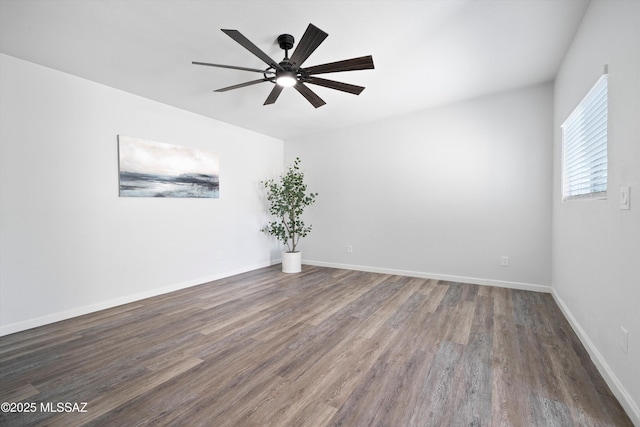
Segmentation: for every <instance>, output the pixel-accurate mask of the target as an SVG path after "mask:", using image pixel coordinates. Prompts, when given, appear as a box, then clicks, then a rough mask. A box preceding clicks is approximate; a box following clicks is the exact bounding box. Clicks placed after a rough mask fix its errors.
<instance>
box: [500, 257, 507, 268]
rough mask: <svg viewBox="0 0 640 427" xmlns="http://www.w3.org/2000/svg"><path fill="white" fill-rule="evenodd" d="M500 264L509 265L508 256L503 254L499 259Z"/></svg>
mask: <svg viewBox="0 0 640 427" xmlns="http://www.w3.org/2000/svg"><path fill="white" fill-rule="evenodd" d="M500 265H501V266H503V267H509V257H508V256H506V255H503V256H502V259H501V260H500Z"/></svg>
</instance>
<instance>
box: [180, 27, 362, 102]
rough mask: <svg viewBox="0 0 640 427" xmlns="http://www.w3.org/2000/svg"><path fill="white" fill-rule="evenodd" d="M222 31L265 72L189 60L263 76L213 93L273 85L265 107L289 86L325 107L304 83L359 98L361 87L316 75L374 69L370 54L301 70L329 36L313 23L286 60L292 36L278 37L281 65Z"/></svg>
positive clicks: (237, 36)
mask: <svg viewBox="0 0 640 427" xmlns="http://www.w3.org/2000/svg"><path fill="white" fill-rule="evenodd" d="M222 32H224V33H225V34H226V35H228V36H229V37H231V38H232V39H233V40H235V41H236V42H238V43H239V44H240V45H242V46H243V47H244V48H245V49H247V50H248V51H249V52H251V53H253V54H254V55H255V56H257V57H258V58H260V59H261V60H262V61H263V62H264V63H266V64H267V65H268V66H269V67H268V68H266V69H264V70H260V69H257V68H247V67H237V66H234V65H221V64H211V63H208V62H197V61H192V64H196V65H208V66H211V67H220V68H231V69H233V70H242V71H252V72H257V73H262V75H263V78H261V79H258V80H251V81H248V82H245V83H240V84H237V85H233V86H228V87H224V88H222V89H217V90H215V91H214V92H226V91H228V90H232V89H238V88H241V87H245V86H251V85H254V84H257V83H262V82H272V83H275V86H274V87H273V89H272V90H271V93H270V94H269V96H268V97H267V100H266V101H265V102H264V105H268V104H273V103H274V102H276V100H277V99H278V96H280V93H281V92H282V90H283V89H284V88H285V87H288V86H292V87H293V88H294V89H296V90H297V91H298V92H300V94H301V95H302V96H304V97H305V98H306V99H307V101H309V102H310V103H311V105H313V106H314V107H315V108H318V107H321V106H323V105H324V104H326V103H325V102H324V101H323V100H322V98H320V97H319V96H318V95H317V94H316V93H315V92H313V91H312V90H311V89H309V87H308V86H307V85H306V83H310V84H314V85H318V86H324V87H327V88H330V89H335V90H340V91H342V92H347V93H352V94H354V95H359V94H360V92H362V91H363V90H364V87H362V86H356V85H352V84H349V83H342V82H337V81H334V80H327V79H323V78H320V77H316V75H317V74H326V73H337V72H341V71H355V70H370V69H373V68H374V67H373V58H372V56H371V55H368V56H362V57H359V58H352V59H345V60H343V61H336V62H330V63H327V64H321V65H314V66H312V67H304V68H303V67H302V63H303V62H304V61H306V60H307V58H309V56H311V54H312V53H313V52H314V51H315V50H316V48H317V47H318V46H320V43H322V42H323V41H324V39H325V38H327V36H328V34H327V33H325V32H324V31H322V30H321V29H319V28H318V27H316V26H315V25H313V24H309V26H308V27H307V30H306V31H305V32H304V34H303V35H302V38H301V39H300V42H299V43H298V46H297V47H296V49H295V50H294V51H293V54H292V55H291V58H289V49H291V48H292V47H293V43H294V38H293V36H292V35H290V34H281V35H280V36H278V44H279V45H280V48H281V49H283V50H284V59H283V60H282V61H280V62H276V61H274V60H273V59H271V58H270V57H269V55H267V54H266V53H264V52H263V51H262V50H260V48H258V47H257V46H256V45H254V44H253V43H252V42H251V41H250V40H249V39H247V38H246V37H245V36H243V35H242V34H241V33H240V32H239V31H238V30H222Z"/></svg>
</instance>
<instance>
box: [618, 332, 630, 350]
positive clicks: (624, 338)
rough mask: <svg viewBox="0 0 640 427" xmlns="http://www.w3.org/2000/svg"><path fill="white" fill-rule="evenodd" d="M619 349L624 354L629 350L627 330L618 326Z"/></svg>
mask: <svg viewBox="0 0 640 427" xmlns="http://www.w3.org/2000/svg"><path fill="white" fill-rule="evenodd" d="M620 349H621V350H622V352H623V353H624V354H627V353H628V352H629V331H627V330H626V329H625V328H623V327H622V326H620Z"/></svg>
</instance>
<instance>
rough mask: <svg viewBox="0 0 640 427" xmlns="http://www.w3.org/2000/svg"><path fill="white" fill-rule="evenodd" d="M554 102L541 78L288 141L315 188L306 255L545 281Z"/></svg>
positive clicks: (414, 270)
mask: <svg viewBox="0 0 640 427" xmlns="http://www.w3.org/2000/svg"><path fill="white" fill-rule="evenodd" d="M552 103H553V96H552V86H551V84H541V85H536V86H532V87H528V88H524V89H521V90H515V91H510V92H506V93H501V94H496V95H492V96H487V97H483V98H480V99H476V100H473V101H469V102H464V103H460V104H455V105H451V106H447V107H442V108H437V109H430V110H427V111H423V112H420V113H417V114H413V115H410V116H403V117H399V118H393V119H389V120H385V121H380V122H377V123H370V124H366V125H362V126H357V127H352V128H347V129H341V130H336V131H332V132H327V133H323V134H316V135H313V136H308V137H302V138H297V139H294V140H287V141H285V164H290V163H291V162H292V160H293V159H294V158H295V157H296V156H300V157H301V159H302V167H303V169H304V170H305V171H306V176H307V178H308V182H309V189H310V190H313V191H317V192H319V196H318V198H317V202H316V204H315V205H313V206H312V207H311V208H310V209H309V211H308V215H307V217H306V219H307V220H308V222H310V223H312V224H313V227H314V230H313V232H312V233H311V234H310V235H309V236H308V237H307V238H306V239H304V240H303V241H302V244H301V249H302V251H303V259H304V260H306V262H307V263H314V264H319V265H333V266H348V267H350V268H362V269H367V270H372V271H393V270H397V271H399V272H402V273H404V274H412V275H423V276H428V277H435V278H450V279H452V280H464V281H466V282H471V283H492V284H498V285H500V284H504V285H509V286H516V287H525V288H527V287H529V288H533V289H538V290H541V289H543V288H542V287H546V286H549V285H550V281H551V255H550V251H551V176H552V171H551V159H552V138H553V136H552V121H553V114H552ZM347 245H352V247H353V253H351V254H349V253H347ZM503 255H506V256H509V260H510V266H509V267H501V265H500V263H501V256H503ZM505 282H507V283H505ZM529 285H532V286H529ZM546 289H548V288H546Z"/></svg>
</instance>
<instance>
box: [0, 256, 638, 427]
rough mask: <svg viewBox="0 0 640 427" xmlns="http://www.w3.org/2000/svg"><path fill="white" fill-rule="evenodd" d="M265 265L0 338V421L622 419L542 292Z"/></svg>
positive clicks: (601, 422)
mask: <svg viewBox="0 0 640 427" xmlns="http://www.w3.org/2000/svg"><path fill="white" fill-rule="evenodd" d="M278 270H279V266H274V267H270V268H266V269H261V270H256V271H253V272H250V273H246V274H242V275H239V276H234V277H231V278H227V279H224V280H219V281H216V282H212V283H208V284H205V285H202V286H197V287H193V288H189V289H185V290H182V291H178V292H174V293H171V294H166V295H162V296H158V297H155V298H151V299H147V300H144V301H140V302H136V303H132V304H128V305H124V306H120V307H116V308H113V309H109V310H105V311H101V312H98V313H93V314H90V315H86V316H82V317H78V318H75V319H71V320H68V321H64V322H59V323H56V324H52V325H47V326H44V327H40V328H36V329H32V330H29V331H24V332H20V333H17V334H13V335H9V336H5V337H2V338H0V386H1V387H0V402H5V401H6V402H20V403H21V405H22V409H25V408H27V409H34V407H35V409H36V411H35V412H31V413H4V414H0V424H3V425H12V426H13V425H15V426H21V425H29V426H31V425H52V426H58V425H59V426H76V425H100V426H105V425H108V426H111V425H112V426H129V425H147V424H148V425H154V426H155V425H190V426H191V425H193V426H205V425H206V426H270V425H273V426H372V425H376V426H394V427H397V426H414V425H416V426H463V425H464V426H469V425H473V426H479V425H487V426H494V425H495V426H498V425H500V426H563V427H564V426H571V425H575V426H631V425H632V424H631V421H630V420H629V419H628V418H627V416H626V415H625V414H624V412H623V410H622V408H621V407H620V405H619V403H618V402H617V401H616V399H615V398H614V397H613V396H612V394H611V392H610V390H609V389H608V388H607V386H606V385H605V383H604V381H603V380H602V378H601V376H600V375H599V374H598V372H597V371H596V369H595V367H594V365H593V364H592V362H591V360H590V359H589V356H588V354H587V352H586V351H585V349H584V348H583V347H582V345H581V344H580V342H579V340H578V338H577V337H576V335H575V334H574V333H573V331H572V330H571V328H570V326H569V324H568V323H567V321H566V320H565V319H564V317H563V316H562V314H561V312H560V310H559V309H558V307H557V306H556V304H555V302H554V301H553V299H552V297H551V296H550V295H548V294H541V293H534V292H526V291H516V290H509V289H502V288H494V287H483V286H475V285H467V284H461V283H452V282H443V281H434V280H427V279H417V278H409V277H401V276H392V275H384V274H374V273H364V272H355V271H348V270H336V269H329V268H320V267H310V266H305V267H304V269H303V272H302V273H301V274H299V275H286V274H282V273H280V272H279V271H278ZM58 402H60V403H63V405H62V408H63V409H64V408H65V406H64V403H65V402H69V403H70V404H73V403H77V404H78V406H76V407H75V408H74V407H73V405H69V406H67V408H69V409H76V410H81V409H83V408H82V403H83V402H85V403H86V407H84V410H85V411H86V412H69V413H66V412H52V409H55V410H58V409H60V408H59V407H58V406H57V403H58ZM47 405H49V406H47ZM13 409H20V408H19V407H18V405H17V404H16V405H14V406H13Z"/></svg>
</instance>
